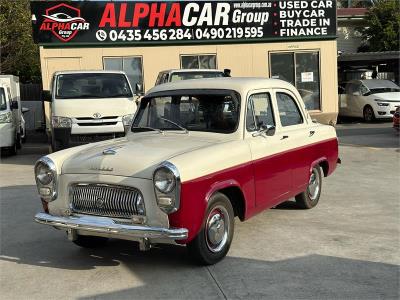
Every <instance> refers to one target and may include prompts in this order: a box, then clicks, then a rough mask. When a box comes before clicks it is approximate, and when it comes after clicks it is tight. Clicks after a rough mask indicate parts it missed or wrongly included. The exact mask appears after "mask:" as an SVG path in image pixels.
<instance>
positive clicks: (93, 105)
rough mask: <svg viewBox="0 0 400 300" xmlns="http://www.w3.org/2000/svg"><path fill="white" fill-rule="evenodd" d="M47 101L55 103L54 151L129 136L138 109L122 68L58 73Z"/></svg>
mask: <svg viewBox="0 0 400 300" xmlns="http://www.w3.org/2000/svg"><path fill="white" fill-rule="evenodd" d="M43 100H44V101H49V102H51V105H50V111H51V112H50V119H51V125H50V132H49V136H50V139H51V148H52V150H53V151H58V150H61V149H65V148H68V147H71V146H75V145H80V144H85V143H90V142H95V141H100V140H106V139H112V138H117V137H122V136H125V134H126V132H127V130H129V128H130V124H131V121H132V119H133V116H134V114H135V112H136V109H137V105H136V102H135V101H134V95H133V93H132V88H131V86H130V84H129V81H128V77H127V76H126V74H125V73H124V72H120V71H62V72H56V73H55V74H54V76H53V78H52V82H51V92H50V91H44V93H43Z"/></svg>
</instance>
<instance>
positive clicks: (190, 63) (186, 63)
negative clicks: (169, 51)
mask: <svg viewBox="0 0 400 300" xmlns="http://www.w3.org/2000/svg"><path fill="white" fill-rule="evenodd" d="M181 68H182V69H216V68H217V56H216V55H215V54H205V55H181Z"/></svg>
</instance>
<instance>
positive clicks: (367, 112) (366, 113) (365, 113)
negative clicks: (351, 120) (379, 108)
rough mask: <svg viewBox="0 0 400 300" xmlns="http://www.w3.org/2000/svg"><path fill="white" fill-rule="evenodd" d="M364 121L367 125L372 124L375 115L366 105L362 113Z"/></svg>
mask: <svg viewBox="0 0 400 300" xmlns="http://www.w3.org/2000/svg"><path fill="white" fill-rule="evenodd" d="M363 116H364V121H365V122H367V123H370V122H373V121H374V120H375V113H374V110H373V109H372V107H371V106H369V105H367V106H366V107H364V111H363Z"/></svg>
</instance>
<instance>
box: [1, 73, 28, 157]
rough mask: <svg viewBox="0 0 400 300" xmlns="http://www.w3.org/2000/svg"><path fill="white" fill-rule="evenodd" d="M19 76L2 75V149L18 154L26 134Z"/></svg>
mask: <svg viewBox="0 0 400 300" xmlns="http://www.w3.org/2000/svg"><path fill="white" fill-rule="evenodd" d="M24 126H25V122H24V120H23V114H22V110H21V99H20V88H19V78H18V77H17V76H13V75H0V149H1V151H2V152H3V151H4V150H8V152H9V154H11V155H15V154H17V149H20V148H21V144H22V140H23V138H24V135H25V128H24Z"/></svg>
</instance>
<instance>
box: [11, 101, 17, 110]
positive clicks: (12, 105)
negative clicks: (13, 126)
mask: <svg viewBox="0 0 400 300" xmlns="http://www.w3.org/2000/svg"><path fill="white" fill-rule="evenodd" d="M10 108H11V109H18V101H11V105H10Z"/></svg>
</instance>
